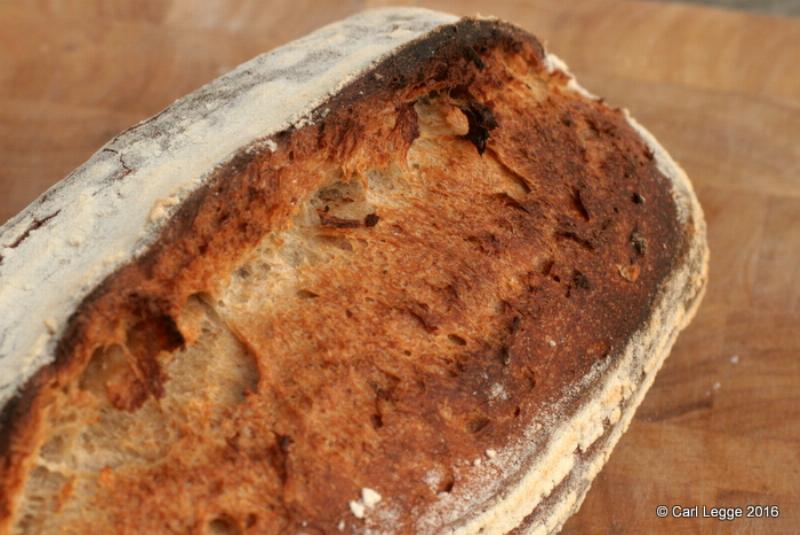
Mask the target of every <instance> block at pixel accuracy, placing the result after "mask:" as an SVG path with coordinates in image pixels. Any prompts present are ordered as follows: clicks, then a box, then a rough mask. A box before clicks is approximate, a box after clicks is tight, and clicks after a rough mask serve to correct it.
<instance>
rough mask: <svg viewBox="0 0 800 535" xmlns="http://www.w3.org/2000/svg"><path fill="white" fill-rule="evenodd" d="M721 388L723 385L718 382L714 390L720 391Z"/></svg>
mask: <svg viewBox="0 0 800 535" xmlns="http://www.w3.org/2000/svg"><path fill="white" fill-rule="evenodd" d="M721 386H722V384H720V382H719V381H717V382H716V383H714V390H719V389H720V387H721Z"/></svg>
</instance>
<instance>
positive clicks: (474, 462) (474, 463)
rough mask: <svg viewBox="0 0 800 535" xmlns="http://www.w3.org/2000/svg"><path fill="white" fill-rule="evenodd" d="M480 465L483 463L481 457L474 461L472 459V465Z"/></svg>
mask: <svg viewBox="0 0 800 535" xmlns="http://www.w3.org/2000/svg"><path fill="white" fill-rule="evenodd" d="M480 465H481V460H480V459H475V460H474V461H472V466H480Z"/></svg>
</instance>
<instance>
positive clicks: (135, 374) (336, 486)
mask: <svg viewBox="0 0 800 535" xmlns="http://www.w3.org/2000/svg"><path fill="white" fill-rule="evenodd" d="M542 62H543V52H542V48H541V46H540V44H539V43H538V42H537V41H536V40H535V39H534V38H532V37H530V36H528V35H526V34H523V33H522V32H520V31H519V30H516V29H514V28H512V27H510V26H506V25H503V24H499V23H496V22H486V21H470V20H465V21H462V22H460V23H458V24H457V25H454V26H453V27H448V28H446V29H444V30H443V31H441V32H439V33H436V34H434V35H433V36H431V37H429V38H427V39H425V40H424V41H422V42H418V43H416V44H414V45H413V46H411V47H408V48H406V49H404V50H403V51H401V52H400V53H399V54H397V55H396V56H394V57H393V58H391V59H390V60H387V61H386V62H384V63H383V64H381V65H379V66H378V67H377V68H376V69H375V71H374V72H372V73H369V74H368V75H366V76H364V77H363V78H362V79H360V80H358V81H357V82H355V83H354V84H352V85H351V86H349V87H348V88H347V89H345V90H344V91H343V92H342V93H340V94H339V95H338V96H336V97H334V99H333V100H332V101H331V102H329V103H327V104H326V105H325V106H324V107H325V108H327V109H328V110H329V111H328V112H327V114H326V115H325V117H324V119H321V118H320V119H318V121H317V122H316V123H314V124H312V125H309V126H306V127H304V128H302V129H300V130H296V131H289V132H284V133H282V134H280V135H279V136H278V138H277V140H278V142H279V146H280V149H279V150H278V151H277V152H275V153H270V152H246V151H243V152H242V154H241V155H240V156H239V157H238V158H237V159H236V160H234V161H233V162H232V163H231V164H230V165H229V166H227V167H226V168H224V169H222V170H220V171H219V173H218V175H217V176H216V177H215V178H214V179H213V180H212V181H211V182H210V183H209V184H208V185H207V186H206V187H204V188H202V189H201V190H199V191H197V192H196V193H195V194H193V195H192V197H191V198H190V199H189V200H188V201H186V202H185V203H184V205H183V206H182V207H181V208H180V210H179V212H178V213H177V214H176V215H175V217H174V218H173V220H172V222H171V224H170V225H169V226H168V227H167V229H166V230H165V232H164V233H163V235H162V236H161V238H160V239H159V240H158V241H157V242H156V244H155V245H154V246H153V247H152V248H151V249H150V250H149V251H148V252H147V253H146V254H145V255H143V256H142V257H141V258H139V259H137V260H136V261H135V262H133V263H131V264H130V265H128V266H126V267H125V268H123V269H121V270H119V271H118V272H117V273H115V274H114V275H112V276H111V277H109V278H108V279H107V280H106V281H105V282H104V283H103V284H102V285H101V286H99V287H98V288H97V289H96V291H95V292H93V294H92V295H91V296H90V297H89V298H87V299H86V300H85V301H84V303H83V305H82V306H81V307H80V309H79V310H78V311H77V312H76V314H75V315H74V316H73V318H72V320H71V322H70V327H69V329H68V331H67V334H66V335H65V336H64V338H63V340H62V341H61V343H60V344H59V350H58V355H57V360H56V362H55V363H54V364H53V365H52V366H50V367H48V368H45V369H43V370H42V371H41V372H40V373H39V374H38V375H37V376H36V377H35V378H34V379H33V380H32V381H31V382H30V383H29V385H28V386H27V387H26V389H25V391H24V392H23V395H22V396H21V397H20V398H19V399H18V400H16V401H15V402H13V404H10V405H9V406H8V407H6V410H5V411H4V419H5V422H4V426H3V430H4V436H3V440H2V443H1V444H0V446H2V454H3V459H4V464H3V467H2V472H0V481H2V485H3V486H4V488H3V492H2V493H0V495H2V498H0V506H1V507H2V510H0V514H2V516H3V518H4V519H5V520H6V521H8V520H10V518H11V513H12V503H11V502H10V497H11V496H13V495H16V494H18V493H19V492H20V489H21V486H22V484H23V482H24V481H23V480H24V477H25V470H26V464H25V463H26V460H27V459H30V458H31V454H32V453H33V452H34V451H35V450H36V449H37V448H38V447H39V444H40V440H41V436H43V435H42V433H44V434H45V435H46V433H47V427H46V426H41V425H40V421H41V420H42V418H45V417H46V412H45V411H44V407H45V406H48V405H52V404H58V403H65V402H67V401H69V400H71V399H74V396H77V395H78V393H77V391H78V390H80V388H79V386H78V385H77V384H76V383H77V382H78V381H79V378H80V377H81V376H82V374H84V370H85V369H86V368H87V366H89V364H90V361H91V360H92V357H93V355H95V354H97V352H98V351H102V348H109V347H112V346H114V345H124V346H125V347H127V348H129V352H130V355H131V357H132V360H131V361H130V362H129V363H128V365H129V366H130V373H131V377H132V379H131V380H130V381H129V382H127V383H125V384H123V385H122V386H120V387H119V388H118V390H114V391H112V390H106V394H107V395H108V399H109V403H111V405H113V406H114V407H115V408H116V409H118V410H121V411H129V412H136V411H137V410H139V409H140V407H142V406H143V405H144V404H145V403H147V402H148V400H158V399H160V398H162V397H163V396H164V388H165V387H164V385H165V382H168V381H169V380H170V379H169V377H167V376H166V375H165V374H164V371H163V369H164V364H163V362H162V360H161V359H164V358H165V357H164V355H166V354H168V353H171V352H173V351H174V350H175V349H176V348H180V347H182V346H184V345H187V344H191V342H192V340H190V338H191V336H190V335H189V333H188V332H184V331H182V329H181V323H182V321H184V320H183V319H182V318H185V315H186V308H187V303H188V302H189V301H190V297H191V296H194V295H198V294H208V295H210V296H211V298H212V299H213V297H214V296H215V295H216V294H217V293H218V292H219V291H220V279H225V278H227V277H228V276H229V275H228V274H230V273H232V272H233V271H234V270H236V269H237V268H238V267H240V265H241V262H242V258H243V257H244V256H245V255H246V254H247V253H248V252H250V251H252V250H253V248H254V247H256V246H257V244H259V242H261V241H262V240H263V239H264V236H266V235H268V234H270V233H276V232H278V231H280V230H281V229H285V228H287V226H288V225H290V224H291V223H290V222H291V221H292V217H293V214H294V213H295V209H296V206H298V204H301V203H303V202H307V201H308V199H310V198H311V197H313V196H314V195H315V194H317V192H318V190H319V189H320V188H322V187H324V186H326V185H328V182H330V179H328V178H325V176H326V173H328V172H329V171H340V172H341V176H342V177H343V178H342V181H344V182H348V181H358V180H362V181H367V182H368V180H367V179H365V178H364V177H367V176H368V175H369V173H370V172H371V171H374V170H386V169H399V171H398V173H399V174H400V175H402V177H403V178H402V180H404V181H406V182H407V183H408V184H410V185H411V186H413V187H412V188H411V189H412V191H415V192H417V194H418V195H419V198H418V199H417V201H416V202H411V201H409V202H411V204H409V206H407V207H406V208H403V209H399V208H394V209H393V208H389V207H379V208H378V211H377V212H375V213H369V214H366V215H364V217H363V218H362V217H361V216H359V217H358V218H353V217H351V216H347V217H345V216H342V215H337V213H336V212H335V208H334V211H333V212H332V213H328V212H326V211H324V210H325V209H324V208H322V210H323V211H322V212H321V214H320V215H319V222H320V228H319V229H318V230H316V231H315V232H317V233H318V234H319V235H321V236H323V237H326V239H330V240H332V241H333V242H335V241H336V240H340V243H344V242H341V240H346V243H347V244H348V245H347V247H349V248H350V253H351V254H349V256H348V258H347V261H346V262H338V263H337V262H335V261H334V262H332V263H331V264H326V265H320V266H317V267H315V269H314V270H313V272H311V273H310V274H308V278H307V279H306V280H305V284H304V286H303V288H302V290H303V292H305V293H304V294H302V295H299V296H298V298H297V300H296V302H295V301H292V303H291V305H290V306H286V307H284V308H283V309H281V310H278V311H277V312H274V313H272V312H271V313H270V314H269V315H264V316H262V317H252V318H250V319H248V320H247V321H241V320H240V319H239V320H237V318H235V317H231V318H227V319H226V321H229V322H232V323H235V324H236V325H235V327H236V328H235V329H234V330H235V331H237V333H236V334H237V336H238V337H240V338H241V341H242V343H244V344H245V345H247V346H248V347H249V350H250V351H251V353H252V354H253V355H254V357H253V358H254V359H255V360H256V362H257V366H258V375H259V380H258V386H257V388H256V390H255V391H254V392H251V393H249V394H248V395H247V397H246V402H245V403H242V404H241V405H239V406H238V407H237V408H236V409H235V411H234V412H231V413H230V414H229V415H228V418H229V421H227V422H226V423H225V425H224V426H223V427H222V428H221V429H219V430H218V432H219V433H220V434H219V436H211V437H209V436H202V435H201V436H197V437H195V438H196V440H197V441H205V442H204V444H199V443H198V444H197V452H198V455H200V456H201V457H202V458H203V461H202V463H201V464H200V465H199V466H194V467H193V468H192V469H190V468H189V463H188V461H186V459H185V458H183V457H181V455H180V453H178V454H170V456H169V457H167V458H165V459H162V460H160V461H159V462H155V463H153V464H152V465H151V466H149V467H147V468H146V469H136V470H132V471H128V472H126V473H120V474H114V473H107V474H104V476H103V482H104V483H103V484H104V485H105V487H104V488H103V491H102V492H100V493H98V495H97V496H96V501H95V502H94V506H95V507H97V508H99V509H102V510H103V511H104V514H103V515H102V516H101V519H103V520H104V521H107V522H109V523H112V524H113V525H114V526H115V527H116V528H117V529H120V530H122V531H125V530H126V529H127V530H130V531H134V530H135V529H141V528H143V527H147V528H149V529H155V530H165V531H167V530H173V531H187V530H189V531H199V530H201V529H202V526H203V525H205V523H206V522H208V521H209V519H213V518H222V517H220V515H223V516H224V518H225V519H226V520H225V521H226V522H229V523H231V524H235V525H236V526H237V527H238V529H241V530H243V531H248V530H252V531H253V532H282V531H285V530H289V529H300V528H301V527H302V528H305V529H306V530H311V531H313V530H315V529H316V530H317V531H319V532H323V531H329V530H331V529H332V528H334V527H336V526H337V524H338V523H339V521H340V520H341V519H342V515H343V512H346V511H347V510H348V505H347V503H348V501H349V500H351V499H353V498H354V497H356V496H358V492H359V491H360V488H362V487H365V486H370V485H371V486H377V487H379V488H380V491H381V494H383V495H385V496H387V497H389V496H390V497H391V500H392V504H393V506H394V507H395V508H396V511H397V517H396V519H395V520H396V524H395V529H396V530H397V531H398V532H413V531H414V525H413V522H412V519H413V515H414V514H415V512H419V511H422V510H424V509H425V507H426V506H427V504H429V503H431V502H433V501H434V500H436V498H437V492H450V491H452V488H453V485H454V484H457V483H458V479H459V478H463V477H466V475H465V474H467V473H468V472H467V471H466V470H464V469H461V468H459V465H460V464H463V463H466V462H469V461H471V459H474V458H476V457H480V456H481V455H483V452H485V450H486V449H487V448H497V449H500V448H502V447H503V445H504V444H506V443H508V442H509V441H510V440H512V438H513V437H515V436H517V435H519V433H520V432H521V430H522V429H523V428H524V426H525V424H526V422H529V421H530V419H531V417H532V416H533V415H534V414H536V413H537V411H539V410H541V408H542V407H544V406H546V405H547V404H548V403H551V402H552V401H553V400H555V399H558V397H559V396H560V395H561V393H562V392H563V390H564V389H565V388H566V387H568V386H569V385H571V384H573V383H574V382H575V381H576V380H577V379H579V378H580V377H582V376H584V375H585V374H586V372H587V371H588V370H589V368H590V367H591V366H592V364H593V363H594V362H596V361H597V360H598V359H609V358H610V359H613V358H614V355H615V354H616V353H617V352H618V351H619V350H620V349H621V348H622V346H623V345H624V344H625V341H626V340H627V338H628V337H629V336H630V335H631V334H632V333H633V332H634V331H635V330H636V329H637V328H638V327H639V325H640V324H641V323H642V321H643V320H644V319H645V318H646V317H647V315H648V311H649V309H650V306H651V302H652V299H653V298H654V296H655V295H656V292H657V290H658V287H659V284H660V283H661V282H662V281H663V280H664V278H665V277H666V276H667V274H668V273H669V272H670V270H671V269H672V267H673V266H674V265H675V262H676V261H678V260H679V258H680V255H681V254H682V247H683V245H684V244H683V240H682V231H683V229H682V228H680V226H679V224H678V222H677V216H676V209H675V205H674V202H673V199H672V197H671V191H670V184H669V182H668V180H667V179H666V178H665V177H664V176H662V175H661V174H660V173H659V171H658V170H657V168H656V165H655V163H654V161H653V155H652V154H651V153H650V151H649V149H648V148H647V147H646V145H645V144H644V143H643V142H642V141H641V139H640V138H639V136H638V135H637V134H636V133H635V132H634V131H633V130H632V129H631V128H630V126H629V125H628V124H627V122H626V121H625V119H624V117H623V115H622V114H621V113H620V112H619V111H617V110H612V109H609V108H608V107H606V106H605V105H603V104H602V103H601V102H590V101H587V100H585V99H582V98H579V97H577V96H576V94H574V93H569V92H566V91H564V90H563V88H562V87H561V86H562V85H563V82H564V80H563V79H560V78H559V75H558V74H557V73H556V74H549V73H548V72H547V71H546V70H545V68H544V66H543V63H542ZM321 114H322V110H320V115H321ZM464 120H466V124H460V123H459V121H461V123H463V121H464ZM448 128H449V129H450V132H448V131H447V129H448ZM459 132H460V133H459ZM434 138H435V139H434ZM432 139H433V140H434V141H431V140H432ZM415 165H416V166H417V167H415ZM328 176H329V175H328ZM323 201H324V199H323ZM406 201H408V199H406ZM323 204H324V203H323ZM321 206H322V205H321ZM237 321H240V322H239V323H236V322H237ZM263 333H269V334H268V335H264V334H263ZM304 337H305V338H304ZM308 340H312V341H313V343H312V344H308V343H306V342H307V341H308ZM281 348H284V349H285V350H286V351H287V353H289V354H288V355H287V356H285V357H282V360H279V361H276V360H275V359H276V357H275V355H276V352H277V351H280V349H281ZM309 362H312V363H313V365H309V364H308V363H309ZM493 385H499V387H498V389H497V390H495V391H493V390H492V387H493ZM101 390H102V389H101ZM498 392H500V393H498ZM330 407H335V408H336V409H335V411H330V410H328V408H330ZM244 427H250V428H255V429H257V430H258V432H257V433H256V434H255V437H256V438H255V439H253V438H249V439H247V438H245V437H244V436H243V435H242V433H241V430H242V429H243V428H244ZM432 469H435V470H438V471H440V472H441V476H440V477H439V478H438V480H437V482H436V484H435V485H433V488H431V485H429V483H426V474H427V473H429V472H430V471H431V470H432ZM229 488H237V489H244V490H240V491H237V493H233V494H231V493H226V492H224V489H229ZM179 489H180V490H179ZM176 492H178V493H184V498H185V500H178V501H174V502H171V501H170V500H172V498H173V496H174V493H176ZM255 496H258V499H259V500H260V501H261V503H260V506H259V508H257V509H254V508H253V503H256V502H257V501H258V500H255V498H254V497H255ZM65 499H68V498H65ZM187 501H188V502H189V505H187V504H186V503H185V502H187ZM132 504H135V505H132ZM140 515H141V516H140ZM178 519H181V520H182V522H183V523H181V522H179V521H178ZM95 520H96V519H95ZM73 527H75V526H73ZM95 527H97V526H95Z"/></svg>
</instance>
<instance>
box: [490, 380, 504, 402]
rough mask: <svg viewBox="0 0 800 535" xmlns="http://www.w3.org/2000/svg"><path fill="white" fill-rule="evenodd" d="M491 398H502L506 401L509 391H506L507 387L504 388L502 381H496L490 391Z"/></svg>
mask: <svg viewBox="0 0 800 535" xmlns="http://www.w3.org/2000/svg"><path fill="white" fill-rule="evenodd" d="M489 399H500V400H502V401H505V400H507V399H508V392H506V389H505V388H503V385H501V384H500V383H494V384H493V385H492V388H491V390H490V391H489Z"/></svg>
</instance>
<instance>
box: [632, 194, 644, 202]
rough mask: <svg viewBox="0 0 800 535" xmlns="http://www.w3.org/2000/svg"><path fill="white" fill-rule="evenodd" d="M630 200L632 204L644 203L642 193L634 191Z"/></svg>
mask: <svg viewBox="0 0 800 535" xmlns="http://www.w3.org/2000/svg"><path fill="white" fill-rule="evenodd" d="M631 200H632V201H633V203H634V204H644V195H642V194H641V193H638V192H634V193H633V195H631Z"/></svg>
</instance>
